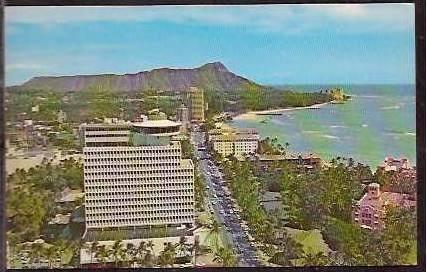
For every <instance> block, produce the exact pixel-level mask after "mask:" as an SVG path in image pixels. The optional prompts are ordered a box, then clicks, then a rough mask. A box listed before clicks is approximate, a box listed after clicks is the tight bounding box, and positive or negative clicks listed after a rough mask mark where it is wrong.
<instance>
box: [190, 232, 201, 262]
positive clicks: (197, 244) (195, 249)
mask: <svg viewBox="0 0 427 272" xmlns="http://www.w3.org/2000/svg"><path fill="white" fill-rule="evenodd" d="M201 250H202V248H201V246H200V240H199V236H198V235H197V236H196V237H195V238H194V245H193V247H192V248H191V251H192V252H194V265H196V264H197V256H198V255H199V253H200V251H201Z"/></svg>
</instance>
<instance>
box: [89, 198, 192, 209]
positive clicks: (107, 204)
mask: <svg viewBox="0 0 427 272" xmlns="http://www.w3.org/2000/svg"><path fill="white" fill-rule="evenodd" d="M168 199H169V201H168ZM179 203H182V204H185V205H194V198H187V199H184V198H181V199H178V200H170V198H165V199H163V200H150V201H149V200H148V199H146V200H144V201H141V200H137V201H126V202H124V203H123V202H116V201H113V202H106V201H94V202H93V203H90V202H88V201H86V204H85V207H86V208H102V207H106V208H108V207H118V208H120V209H121V208H123V207H125V206H137V205H142V204H143V205H168V204H179Z"/></svg>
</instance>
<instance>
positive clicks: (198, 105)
mask: <svg viewBox="0 0 427 272" xmlns="http://www.w3.org/2000/svg"><path fill="white" fill-rule="evenodd" d="M187 99H188V101H189V105H190V106H189V108H190V116H191V121H195V122H204V121H205V100H204V91H203V90H202V89H199V88H197V87H190V90H189V91H188V93H187Z"/></svg>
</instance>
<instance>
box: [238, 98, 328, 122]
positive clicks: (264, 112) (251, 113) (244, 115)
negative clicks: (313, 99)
mask: <svg viewBox="0 0 427 272" xmlns="http://www.w3.org/2000/svg"><path fill="white" fill-rule="evenodd" d="M330 103H331V102H326V103H321V104H314V105H311V106H307V107H295V108H282V109H274V110H262V111H248V112H246V113H242V114H239V115H237V116H235V117H233V120H254V119H256V117H257V116H263V115H268V114H277V113H282V112H287V111H294V110H303V109H317V108H319V107H322V106H325V105H327V104H330Z"/></svg>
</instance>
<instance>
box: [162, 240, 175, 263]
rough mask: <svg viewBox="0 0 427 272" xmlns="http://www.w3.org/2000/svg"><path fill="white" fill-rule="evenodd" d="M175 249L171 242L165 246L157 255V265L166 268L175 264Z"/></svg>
mask: <svg viewBox="0 0 427 272" xmlns="http://www.w3.org/2000/svg"><path fill="white" fill-rule="evenodd" d="M175 256H176V252H175V247H174V246H173V245H172V243H171V242H168V243H166V244H165V247H164V249H163V251H162V252H160V255H159V265H160V266H162V267H166V266H168V265H173V264H174V262H175Z"/></svg>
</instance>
